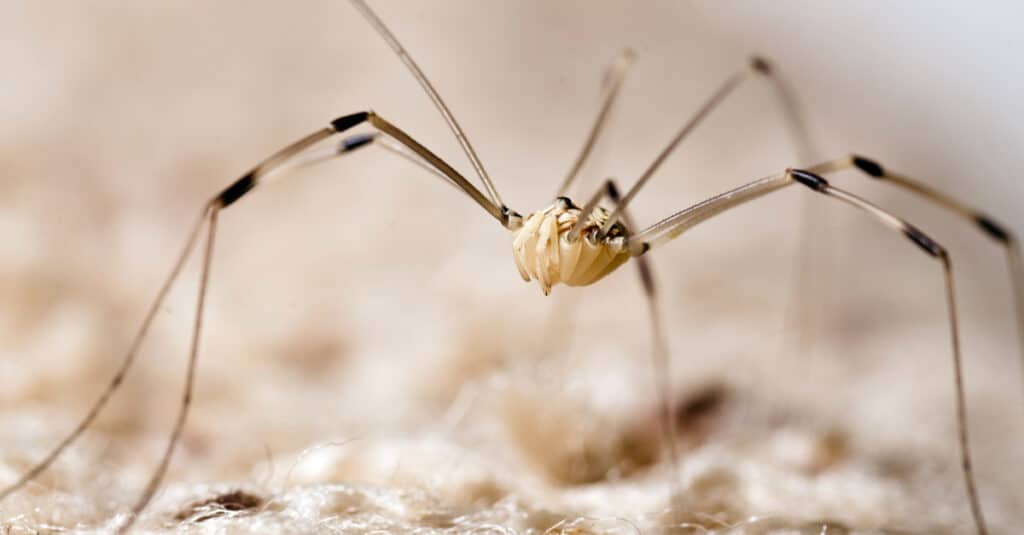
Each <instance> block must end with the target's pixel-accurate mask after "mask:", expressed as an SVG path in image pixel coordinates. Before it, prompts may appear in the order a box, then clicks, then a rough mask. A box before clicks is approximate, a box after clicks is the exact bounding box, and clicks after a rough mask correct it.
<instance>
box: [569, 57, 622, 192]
mask: <svg viewBox="0 0 1024 535" xmlns="http://www.w3.org/2000/svg"><path fill="white" fill-rule="evenodd" d="M635 57H636V55H635V54H634V53H633V51H632V50H630V49H628V48H627V49H625V50H623V51H622V52H621V53H620V54H619V57H618V58H616V59H615V62H613V63H612V65H611V66H610V67H609V68H608V72H607V74H605V85H606V86H607V88H608V89H607V93H606V94H605V97H604V103H603V104H601V111H599V112H598V114H597V119H595V120H594V126H592V127H590V133H589V134H587V139H586V141H584V142H583V148H582V149H580V153H579V155H578V156H576V160H575V161H574V162H573V164H572V167H571V168H570V169H569V173H568V174H566V175H565V179H564V180H563V181H562V184H561V185H560V186H559V187H558V191H557V192H555V197H560V196H562V195H565V193H566V192H567V191H569V186H571V185H572V183H573V181H574V180H576V177H577V175H579V172H580V169H582V168H583V164H584V163H586V161H587V158H588V157H590V153H591V152H592V151H593V150H594V145H596V144H597V138H598V137H599V136H600V135H601V132H602V131H603V130H604V126H605V123H607V122H608V115H609V113H610V112H611V110H612V106H613V105H614V104H615V99H616V98H617V97H618V96H619V90H620V89H622V82H624V81H625V80H626V71H627V70H629V66H630V65H632V63H633V58H635Z"/></svg>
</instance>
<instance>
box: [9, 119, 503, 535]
mask: <svg viewBox="0 0 1024 535" xmlns="http://www.w3.org/2000/svg"><path fill="white" fill-rule="evenodd" d="M362 122H369V123H370V124H371V125H372V126H375V127H376V128H377V129H378V130H380V131H381V132H383V133H384V134H387V135H389V136H391V137H392V138H395V139H396V140H397V141H398V142H399V143H401V144H403V145H404V146H406V147H408V148H409V149H410V150H412V151H413V152H414V153H415V154H416V155H417V157H419V158H421V159H422V160H423V161H425V162H427V163H428V164H429V165H430V166H431V167H433V168H434V169H436V170H437V172H438V173H440V174H441V175H442V176H444V177H445V178H446V179H447V180H448V181H449V182H450V183H451V184H453V185H455V186H456V187H458V188H459V189H461V190H462V191H464V192H465V193H466V194H467V195H469V196H470V197H471V198H472V199H473V200H474V201H476V202H477V203H478V204H479V205H480V206H481V207H483V208H484V209H485V210H487V211H488V213H490V214H491V215H492V216H493V217H495V218H496V219H498V220H499V221H501V222H502V223H503V224H505V225H508V224H510V223H513V222H515V218H516V217H517V214H515V212H512V211H510V210H508V209H507V208H500V209H499V208H498V207H497V206H495V205H493V204H491V203H490V201H489V200H488V199H487V198H486V197H484V196H483V195H482V194H481V193H480V191H479V190H477V189H476V188H475V187H474V186H473V185H472V184H470V183H469V182H468V181H466V179H465V178H463V177H462V175H460V174H459V173H458V172H457V171H455V170H454V169H452V168H451V166H449V165H447V164H446V163H445V162H444V161H443V160H441V159H440V158H439V157H437V156H436V155H435V154H434V153H433V152H431V151H430V150H429V149H427V148H426V147H424V146H423V145H421V144H419V143H418V142H416V141H415V140H413V139H412V138H411V137H409V136H408V135H407V134H406V133H405V132H403V131H402V130H400V129H399V128H398V127H396V126H394V125H392V124H391V123H389V122H387V121H385V120H384V119H383V118H381V117H379V116H377V115H376V114H374V113H373V112H360V113H355V114H351V115H346V116H344V117H340V118H338V119H335V120H334V121H332V122H331V125H330V126H328V127H326V128H322V129H320V130H317V131H316V132H314V133H312V134H310V135H308V136H306V137H303V138H301V139H299V140H298V141H296V142H294V143H292V144H291V145H288V146H287V147H285V148H283V149H281V150H280V151H278V152H276V153H274V154H272V155H271V156H269V157H267V158H266V159H264V160H263V161H262V162H260V163H259V164H257V165H256V166H254V167H253V168H252V169H251V170H250V171H249V172H247V173H246V174H244V175H242V177H241V178H239V179H238V180H236V181H235V182H233V183H232V184H231V185H230V186H228V187H227V188H225V189H224V190H223V191H221V192H220V193H219V194H218V195H217V196H215V197H214V198H213V199H212V200H210V201H209V202H208V203H207V204H206V205H205V206H204V208H203V210H202V212H201V214H200V217H199V219H198V221H197V222H196V223H195V225H194V226H193V228H192V230H191V232H190V233H189V237H188V239H187V241H186V244H185V247H184V249H183V251H182V253H181V255H180V256H179V257H178V259H177V261H176V263H175V265H174V268H173V269H172V270H171V273H170V275H169V276H168V278H167V280H166V281H165V282H164V284H163V285H162V286H161V288H160V291H159V292H158V293H157V296H156V299H155V300H154V302H153V304H152V305H150V308H149V309H148V311H147V313H146V316H145V318H144V320H143V322H142V325H141V327H140V328H139V331H138V333H137V334H136V336H135V338H134V339H133V342H132V345H131V346H130V347H129V350H128V352H127V354H126V355H125V357H124V359H123V360H122V363H121V366H120V367H119V368H118V371H117V372H116V373H115V374H114V377H113V378H112V379H111V381H110V383H109V384H108V385H107V387H106V388H105V389H104V390H103V392H102V393H101V395H100V397H99V398H98V399H97V401H96V402H95V403H94V404H93V406H92V407H91V408H90V410H89V412H88V413H87V414H86V416H85V417H84V418H83V419H82V421H81V422H80V423H79V424H78V426H76V427H75V429H74V430H72V432H71V433H69V434H68V435H67V437H65V438H64V439H63V440H61V442H60V443H58V445H57V446H56V447H55V448H54V449H53V450H52V451H50V452H49V453H48V454H47V455H46V456H45V457H43V459H42V460H41V461H40V462H39V463H37V464H36V465H34V466H33V467H32V468H30V469H29V470H28V471H26V472H25V474H24V475H23V476H22V477H20V478H19V479H18V480H17V481H15V482H14V483H13V484H11V485H9V486H8V487H5V488H4V489H3V490H2V491H0V500H2V499H4V498H6V497H7V496H9V495H10V494H12V493H13V492H15V491H17V490H19V489H20V488H22V487H24V486H25V485H26V484H27V483H28V482H30V481H32V480H33V479H35V478H36V477H37V476H38V475H39V474H41V473H42V472H43V471H44V470H46V469H47V468H48V467H49V466H50V465H51V464H52V463H53V462H54V460H55V459H56V458H57V457H58V456H59V455H60V454H61V453H62V452H63V451H64V450H65V449H66V448H67V447H69V446H70V445H71V444H72V443H74V442H75V440H77V439H78V438H79V437H80V436H81V435H82V433H83V432H84V431H85V430H86V429H87V428H88V427H89V426H90V425H91V424H92V422H93V421H94V420H95V419H96V417H97V416H98V415H99V413H100V412H101V411H102V409H103V408H104V407H105V406H106V404H107V402H108V401H109V399H110V397H111V396H112V395H113V394H114V392H115V391H116V390H117V389H118V387H119V386H120V385H121V383H122V382H123V381H124V378H125V376H126V375H127V373H128V371H129V370H130V368H131V365H132V364H133V363H134V361H135V358H136V356H137V353H138V350H139V347H140V346H141V344H142V341H143V340H144V339H145V337H146V335H147V333H148V332H149V328H150V326H151V324H152V322H153V319H154V318H155V316H156V313H157V311H158V310H159V308H160V306H161V304H162V303H163V301H164V299H165V297H166V295H167V293H168V292H169V291H170V288H171V286H172V285H173V284H174V282H175V281H176V280H177V277H178V275H179V274H180V272H181V270H182V267H183V266H184V264H185V262H186V260H187V259H188V258H189V256H190V255H191V252H192V250H193V249H194V247H195V243H196V240H197V238H198V234H199V230H200V229H201V228H202V225H203V224H204V223H205V222H207V219H208V218H209V222H210V226H211V228H210V230H209V232H210V235H209V239H208V242H207V252H206V254H205V256H204V261H203V262H204V267H203V277H204V278H203V280H202V282H201V286H200V296H199V305H198V308H197V313H196V323H195V326H194V331H193V339H192V340H193V341H192V344H193V345H192V351H191V353H190V357H189V367H188V375H187V379H186V391H185V394H184V397H183V402H182V406H181V409H180V412H179V416H178V420H177V421H176V424H175V427H174V431H173V432H172V436H171V440H170V442H169V443H168V447H167V450H166V452H165V454H164V456H163V457H162V459H161V461H160V465H159V467H158V468H157V470H156V472H154V474H153V476H152V478H151V479H150V481H149V484H148V485H147V487H146V490H145V492H144V493H143V495H142V497H141V498H140V499H139V501H138V503H137V504H136V505H135V507H134V508H133V510H132V515H131V517H130V518H129V520H128V521H127V522H128V524H127V525H126V526H124V527H123V528H122V529H125V528H127V526H128V525H130V523H131V522H134V517H135V516H136V515H137V514H138V513H139V512H141V511H142V510H143V509H144V508H145V506H146V505H147V503H148V502H149V500H150V499H151V498H152V495H153V493H154V492H155V491H156V489H157V487H158V486H159V484H160V481H161V479H162V478H163V475H164V473H165V472H166V470H167V466H168V464H169V463H170V459H171V456H172V454H173V451H174V448H175V446H176V444H177V441H178V438H179V436H180V433H181V430H182V428H183V426H184V423H185V420H186V417H187V412H188V408H189V405H190V402H191V388H192V386H191V385H192V382H193V375H194V368H195V361H196V359H197V358H198V341H199V330H200V328H201V325H202V310H203V309H202V304H203V302H204V300H205V295H206V277H207V276H208V271H209V263H210V262H211V261H212V248H213V237H214V232H215V228H214V227H215V226H216V216H217V215H218V213H219V211H220V210H222V209H224V208H226V207H227V206H229V205H231V204H233V203H235V202H237V201H238V200H239V199H240V198H241V197H242V196H244V195H245V194H247V193H248V192H249V191H252V190H253V189H254V188H255V187H256V186H258V185H260V184H264V183H266V182H268V181H269V179H270V178H271V177H272V174H273V172H274V171H277V170H279V169H282V168H284V169H287V168H288V167H289V165H299V166H301V165H305V164H309V163H312V162H310V161H309V160H307V161H305V162H304V161H303V159H302V156H304V155H305V154H306V151H307V150H308V149H310V148H311V147H313V146H314V145H317V144H318V143H320V142H322V141H324V140H326V139H327V138H329V137H331V136H333V135H335V134H337V133H341V132H344V131H346V130H348V129H350V128H352V127H354V126H356V125H358V124H360V123H362ZM372 139H373V136H365V135H363V136H351V137H349V138H346V139H345V140H344V141H343V142H342V144H341V145H340V147H339V148H338V149H337V150H336V153H335V154H343V153H347V152H351V151H353V150H355V149H358V148H359V147H362V146H365V145H367V144H368V143H369V142H370V141H372ZM315 161H316V160H314V162H315Z"/></svg>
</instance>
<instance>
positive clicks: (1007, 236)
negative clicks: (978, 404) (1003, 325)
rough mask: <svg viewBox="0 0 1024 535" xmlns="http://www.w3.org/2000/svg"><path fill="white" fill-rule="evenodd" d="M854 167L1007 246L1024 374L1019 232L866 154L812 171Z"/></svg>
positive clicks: (1022, 270)
mask: <svg viewBox="0 0 1024 535" xmlns="http://www.w3.org/2000/svg"><path fill="white" fill-rule="evenodd" d="M852 168H856V169H858V170H860V171H861V172H862V173H864V174H865V175H867V176H869V177H871V178H875V179H878V180H881V181H883V182H885V183H886V184H892V185H894V186H896V187H898V188H901V189H903V190H906V191H908V192H910V193H912V194H914V195H917V196H919V197H921V198H923V199H925V200H927V201H930V202H932V203H934V204H937V205H939V206H942V207H943V208H946V209H947V210H949V211H951V212H953V213H954V214H956V215H958V216H960V217H961V218H963V219H964V220H966V221H968V222H969V223H971V224H973V225H974V226H975V227H976V228H978V230H981V231H982V232H984V233H985V235H987V236H988V237H989V238H991V239H992V240H994V241H995V242H996V243H998V244H1000V245H1001V246H1003V248H1005V250H1006V261H1007V267H1008V268H1009V272H1010V285H1011V287H1012V289H1013V298H1014V307H1015V314H1016V323H1017V338H1018V350H1019V351H1020V363H1021V372H1022V374H1024V262H1022V261H1021V250H1020V241H1019V240H1018V239H1017V236H1016V234H1014V233H1013V232H1012V231H1010V229H1009V227H1007V226H1006V225H1004V224H1002V223H1000V222H998V221H997V220H996V219H994V218H993V217H991V216H989V215H987V214H985V213H984V212H983V211H981V210H978V209H977V208H974V207H972V206H970V205H968V204H966V203H963V202H961V201H958V200H956V199H954V198H953V197H950V196H949V195H947V194H945V193H943V192H941V191H938V190H936V189H934V188H931V187H929V186H927V185H925V184H922V183H921V182H918V181H916V180H914V179H912V178H909V177H907V176H905V175H901V174H898V173H892V172H890V171H887V170H886V169H885V168H884V167H883V166H882V165H880V164H879V163H878V162H876V161H874V160H871V159H868V158H865V157H863V156H858V155H856V154H851V155H850V156H849V158H846V159H843V160H836V161H833V162H827V163H824V164H821V165H816V166H814V167H812V168H810V170H811V171H813V172H816V173H819V174H820V173H831V172H834V171H842V170H845V169H852ZM1022 380H1024V375H1022Z"/></svg>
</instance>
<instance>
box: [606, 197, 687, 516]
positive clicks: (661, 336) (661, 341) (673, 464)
mask: <svg viewBox="0 0 1024 535" xmlns="http://www.w3.org/2000/svg"><path fill="white" fill-rule="evenodd" d="M605 190H606V192H607V195H608V198H609V199H611V201H612V203H613V205H618V203H619V202H621V200H622V198H621V196H620V195H619V189H618V187H616V185H615V181H614V180H608V181H607V182H606V183H605ZM622 221H623V222H624V223H625V224H626V228H627V229H631V228H635V227H634V226H633V222H632V218H631V217H630V216H629V213H628V212H623V213H622ZM635 260H636V261H637V262H636V268H637V274H638V275H639V276H640V286H641V287H642V288H643V289H644V298H645V299H646V300H647V311H648V314H649V315H650V320H651V362H652V364H653V366H652V368H651V370H652V371H653V373H654V388H655V390H656V392H657V395H658V398H659V399H658V420H659V423H658V425H659V427H660V428H661V440H662V443H663V444H665V455H666V456H667V457H668V462H669V470H670V472H669V476H670V477H671V482H670V485H669V491H670V492H671V495H670V496H669V506H670V507H672V505H673V504H674V503H675V499H676V497H677V496H679V495H681V492H680V488H679V484H680V472H679V446H678V444H677V442H676V419H675V417H674V414H673V398H674V393H673V391H672V359H671V354H670V352H669V346H668V338H667V337H666V336H665V329H664V323H663V320H662V316H661V308H660V307H659V305H658V295H657V285H656V284H655V278H654V268H653V267H652V266H651V262H650V260H649V259H648V258H647V257H646V256H638V257H636V259H635ZM672 510H674V507H672Z"/></svg>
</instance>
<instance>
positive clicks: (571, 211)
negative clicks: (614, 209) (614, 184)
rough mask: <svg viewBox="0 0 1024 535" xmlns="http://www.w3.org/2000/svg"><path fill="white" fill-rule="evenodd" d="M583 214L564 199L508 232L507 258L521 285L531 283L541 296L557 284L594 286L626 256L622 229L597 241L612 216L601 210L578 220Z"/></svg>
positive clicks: (617, 224) (627, 254)
mask: <svg viewBox="0 0 1024 535" xmlns="http://www.w3.org/2000/svg"><path fill="white" fill-rule="evenodd" d="M584 211H585V210H584V209H581V208H579V207H577V206H576V205H574V204H573V203H572V201H571V200H569V198H568V197H559V198H557V199H556V200H555V202H554V203H552V204H551V206H548V207H547V208H545V209H544V210H540V211H537V212H533V213H532V214H530V215H528V216H526V218H525V219H524V220H523V222H522V225H521V226H519V227H518V228H515V229H514V230H513V231H512V257H513V258H514V259H515V261H516V267H517V268H519V274H520V275H521V276H522V277H523V280H524V281H527V282H529V281H530V280H536V281H537V283H538V284H540V287H541V290H542V291H543V292H544V295H548V294H549V293H551V288H552V287H553V286H555V285H556V284H559V283H561V284H565V285H566V286H587V285H590V284H593V283H595V282H597V281H599V280H601V279H603V278H604V277H606V276H607V275H609V274H610V273H611V272H613V271H615V270H616V269H617V268H618V267H619V266H621V265H622V264H624V263H626V261H627V260H629V258H630V256H631V255H630V251H629V248H628V247H627V245H626V243H627V242H626V233H627V229H626V227H625V225H623V224H622V223H616V224H615V225H613V226H612V227H611V230H610V231H609V232H608V234H607V235H605V236H601V233H600V231H601V226H602V225H604V223H605V222H606V221H607V220H608V216H609V215H611V212H610V211H608V210H606V209H604V208H601V207H595V208H594V209H593V210H592V211H590V213H589V215H583V212H584ZM581 216H582V218H583V221H582V223H581V222H580V219H581ZM577 227H578V228H577ZM574 228H575V229H576V232H575V233H573V229H574Z"/></svg>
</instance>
